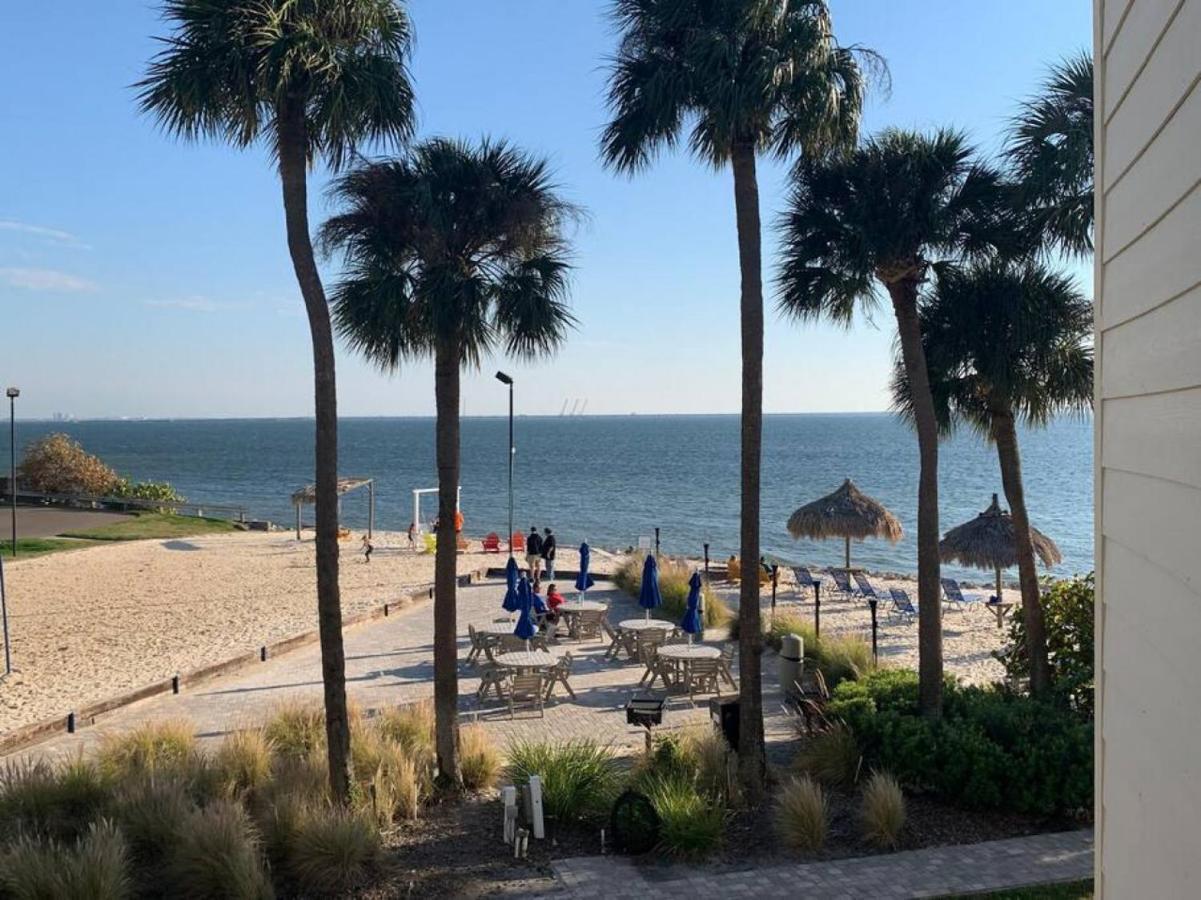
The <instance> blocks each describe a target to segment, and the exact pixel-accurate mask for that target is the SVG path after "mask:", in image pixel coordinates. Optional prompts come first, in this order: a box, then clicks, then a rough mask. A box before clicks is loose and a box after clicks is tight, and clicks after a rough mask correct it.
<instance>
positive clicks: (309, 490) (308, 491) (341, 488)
mask: <svg viewBox="0 0 1201 900" xmlns="http://www.w3.org/2000/svg"><path fill="white" fill-rule="evenodd" d="M374 480H375V479H373V478H339V479H338V496H339V497H341V496H342V495H343V494H349V493H350V492H351V491H353V490H357V489H358V488H361V487H363V486H364V485H368V484H371V482H372V481H374ZM316 502H317V485H315V484H310V485H306V486H305V487H302V488H301V489H300V490H298V491H295V492H294V493H293V494H292V503H293V504H302V503H307V504H312V503H316Z"/></svg>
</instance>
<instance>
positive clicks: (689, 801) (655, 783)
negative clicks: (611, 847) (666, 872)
mask: <svg viewBox="0 0 1201 900" xmlns="http://www.w3.org/2000/svg"><path fill="white" fill-rule="evenodd" d="M642 788H643V790H644V792H645V793H646V795H647V796H648V797H649V798H650V801H651V803H652V805H654V807H655V812H656V813H658V815H659V846H660V847H661V848H662V849H663V850H665V851H666V852H668V853H671V854H673V855H675V856H682V857H688V858H698V857H702V856H705V855H707V854H709V853H711V852H713V851H714V850H716V849H717V847H718V846H720V844H721V841H722V836H723V834H724V832H725V826H726V812H725V809H724V808H723V807H722V805H721V803H720V802H719V801H718V800H716V799H715V798H713V797H709V796H706V795H704V794H703V793H702V792H701V791H700V790H698V789H697V785H696V782H695V781H694V780H693V779H691V778H688V777H685V776H680V775H674V776H673V775H658V774H656V775H651V776H649V777H647V778H644V779H643V781H642Z"/></svg>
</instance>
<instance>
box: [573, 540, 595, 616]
mask: <svg viewBox="0 0 1201 900" xmlns="http://www.w3.org/2000/svg"><path fill="white" fill-rule="evenodd" d="M591 564H592V550H591V549H590V548H589V546H588V542H587V541H584V543H582V544H580V574H578V575H577V576H576V579H575V589H576V591H577V592H578V593H577V596H576V599H577V600H581V601H582V600H583V599H584V597H585V595H586V594H587V593H588V588H590V587H592V586H593V585H594V584H596V582H595V581H594V580H593V578H592V575H591V573H590V572H589V571H588V570H589V568H590V566H591Z"/></svg>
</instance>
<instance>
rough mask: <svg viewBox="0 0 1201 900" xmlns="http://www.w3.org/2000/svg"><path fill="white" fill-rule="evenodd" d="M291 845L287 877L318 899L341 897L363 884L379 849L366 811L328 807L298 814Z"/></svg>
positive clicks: (371, 822)
mask: <svg viewBox="0 0 1201 900" xmlns="http://www.w3.org/2000/svg"><path fill="white" fill-rule="evenodd" d="M290 843H291V847H290V848H289V851H288V857H287V858H288V863H287V868H288V876H289V877H290V878H291V879H292V880H293V881H294V882H295V883H296V884H297V885H300V886H302V887H303V889H304V891H305V892H306V893H312V894H317V895H320V896H335V895H338V896H340V895H343V894H346V893H348V892H350V891H352V890H354V889H355V888H356V887H360V886H361V885H363V884H365V883H366V881H367V879H368V876H369V874H370V873H371V871H372V869H373V868H374V866H375V865H376V864H377V862H378V861H379V856H380V848H381V846H382V842H381V840H380V833H379V829H378V828H377V827H376V825H375V823H374V822H373V821H372V819H371V817H370V815H368V814H367V812H366V811H364V810H345V809H337V808H331V807H309V808H308V809H306V810H304V811H303V812H301V814H300V815H299V816H298V818H297V821H296V822H295V825H294V830H293V832H292V834H291V838H290Z"/></svg>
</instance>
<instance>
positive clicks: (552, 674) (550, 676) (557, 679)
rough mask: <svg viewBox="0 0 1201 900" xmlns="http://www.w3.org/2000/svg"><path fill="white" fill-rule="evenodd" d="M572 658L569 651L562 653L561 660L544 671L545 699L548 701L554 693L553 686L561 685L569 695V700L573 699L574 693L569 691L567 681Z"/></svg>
mask: <svg viewBox="0 0 1201 900" xmlns="http://www.w3.org/2000/svg"><path fill="white" fill-rule="evenodd" d="M571 665H572V658H571V653H570V651H569V652H567V653H564V654H563V656H562V658H560V660H559V661H558V662H557V663H555V664H554V665H553V666H551V667H550V668H549V669H547V670H546V699H547V700H549V699H550V698H551V696H552V695H553V694H554V692H555V685H556V684H561V685H563V687H564V689H565V690H566V691H567V693H569V694H570V695H571V699H572V700H574V699H575V691H573V690H572V689H571V685H570V684H569V683H568V681H567V679H569V678H570V677H571Z"/></svg>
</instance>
